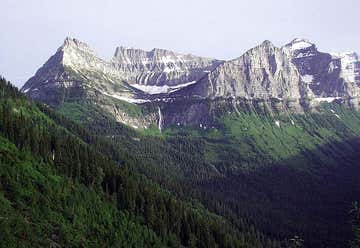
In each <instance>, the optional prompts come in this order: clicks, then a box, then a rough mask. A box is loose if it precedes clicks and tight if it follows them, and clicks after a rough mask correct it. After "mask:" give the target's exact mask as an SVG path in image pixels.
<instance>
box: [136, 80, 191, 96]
mask: <svg viewBox="0 0 360 248" xmlns="http://www.w3.org/2000/svg"><path fill="white" fill-rule="evenodd" d="M195 83H196V81H191V82H188V83H184V84H178V85H175V86H168V85H163V86H157V85H142V84H131V86H132V87H134V88H136V89H138V90H141V91H143V92H145V93H148V94H150V95H156V94H164V93H171V92H175V91H178V90H180V89H182V88H184V87H187V86H189V85H192V84H195Z"/></svg>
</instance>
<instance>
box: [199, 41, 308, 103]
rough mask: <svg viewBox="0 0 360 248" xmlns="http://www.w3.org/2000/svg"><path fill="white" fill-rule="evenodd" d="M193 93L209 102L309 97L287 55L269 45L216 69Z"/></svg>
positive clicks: (263, 45)
mask: <svg viewBox="0 0 360 248" xmlns="http://www.w3.org/2000/svg"><path fill="white" fill-rule="evenodd" d="M193 92H194V94H196V95H199V96H202V97H210V98H214V97H225V98H227V97H244V98H259V99H270V98H279V99H282V98H287V99H299V98H304V97H307V96H308V95H310V94H311V91H310V90H309V89H308V88H307V87H306V84H305V83H304V81H303V80H302V78H301V76H300V74H299V72H298V70H297V69H296V66H295V65H294V64H293V63H292V62H291V57H290V56H289V54H287V53H285V52H284V51H283V50H282V49H280V48H277V47H275V46H274V45H273V44H272V43H271V42H269V41H265V42H263V43H262V44H261V45H259V46H257V47H255V48H253V49H251V50H249V51H247V52H246V53H245V54H244V55H242V56H241V57H239V58H237V59H234V60H231V61H228V62H225V63H224V64H222V65H220V66H218V68H216V69H215V70H214V71H213V72H211V73H210V74H209V75H208V76H207V77H205V78H204V79H203V80H201V81H200V82H199V83H198V85H196V86H195V87H193Z"/></svg>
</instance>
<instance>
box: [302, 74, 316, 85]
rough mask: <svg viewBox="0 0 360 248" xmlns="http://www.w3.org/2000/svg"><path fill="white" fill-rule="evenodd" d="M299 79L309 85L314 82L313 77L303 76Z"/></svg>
mask: <svg viewBox="0 0 360 248" xmlns="http://www.w3.org/2000/svg"><path fill="white" fill-rule="evenodd" d="M301 78H302V80H303V81H304V82H305V83H307V84H311V83H312V82H313V81H314V76H313V75H303V76H302V77H301Z"/></svg>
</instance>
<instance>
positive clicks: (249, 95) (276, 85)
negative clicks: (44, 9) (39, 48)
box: [22, 38, 360, 129]
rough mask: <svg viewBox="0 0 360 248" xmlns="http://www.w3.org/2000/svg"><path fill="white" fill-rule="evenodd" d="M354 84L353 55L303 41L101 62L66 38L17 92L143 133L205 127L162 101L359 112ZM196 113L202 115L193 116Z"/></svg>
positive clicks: (122, 51)
mask: <svg viewBox="0 0 360 248" xmlns="http://www.w3.org/2000/svg"><path fill="white" fill-rule="evenodd" d="M359 85H360V61H359V57H358V55H357V54H356V53H338V54H328V53H323V52H319V51H318V49H317V47H316V45H315V44H313V43H311V42H309V41H307V40H305V39H294V40H293V41H292V42H290V43H289V44H287V45H285V46H283V47H280V48H278V47H276V46H274V45H273V44H272V43H271V42H270V41H265V42H263V43H262V44H260V45H259V46H256V47H254V48H252V49H250V50H249V51H247V52H246V53H245V54H244V55H242V56H240V57H239V58H237V59H234V60H230V61H221V60H215V59H208V58H202V57H197V56H193V55H183V54H179V53H176V52H173V51H168V50H163V49H153V50H151V51H144V50H140V49H133V48H125V47H118V48H116V51H115V54H114V56H113V58H112V59H111V60H110V61H105V60H103V59H101V58H99V57H98V56H97V55H96V54H95V52H94V51H93V50H91V49H90V48H89V46H88V45H86V44H85V43H83V42H80V41H78V40H76V39H72V38H66V39H65V41H64V44H63V45H62V46H61V47H60V48H59V49H58V50H57V52H56V53H55V55H53V56H52V57H51V58H50V59H49V60H48V61H47V62H46V63H45V64H44V66H43V67H41V68H40V69H39V70H38V71H37V73H36V74H35V76H34V77H32V78H30V79H29V80H28V81H27V82H26V83H25V85H24V86H23V87H22V91H23V92H24V93H25V94H27V95H28V96H30V97H31V98H33V99H37V100H40V101H42V102H45V103H47V104H49V105H51V106H56V107H58V108H62V106H64V105H69V104H74V103H75V102H82V103H81V105H84V104H85V103H84V102H86V105H87V106H90V107H89V108H93V107H94V106H95V105H96V107H97V108H98V109H99V111H100V112H104V113H106V114H108V115H110V116H112V118H114V119H116V120H117V121H118V122H121V123H125V124H127V125H131V126H133V127H135V128H142V129H147V128H149V127H150V126H151V125H156V126H161V125H159V122H160V119H162V122H163V123H162V125H163V126H169V125H177V124H178V123H184V124H187V125H199V124H201V122H200V119H202V120H204V118H205V119H206V122H210V119H211V118H212V117H211V115H210V113H209V108H208V107H206V108H205V109H204V108H203V107H200V108H199V106H198V105H195V106H193V107H191V110H190V109H189V111H190V112H189V111H187V112H186V111H185V112H182V118H179V113H175V112H174V111H165V112H166V113H167V114H170V116H164V115H163V114H162V113H161V110H165V109H166V108H167V109H169V107H168V106H167V105H168V104H167V103H168V102H174V101H179V100H180V101H182V100H181V99H184V98H185V99H188V98H191V99H214V98H218V97H220V98H223V99H233V98H235V99H242V100H243V101H259V100H260V101H263V103H262V104H263V105H264V107H266V108H270V109H274V108H275V109H274V110H276V111H277V110H281V111H286V109H288V110H290V111H292V112H304V111H306V110H307V109H312V108H313V107H314V106H317V105H319V104H320V103H321V102H324V101H334V100H336V101H341V102H343V103H345V104H347V105H348V106H350V107H352V108H356V109H358V108H359V97H360V91H359ZM187 103H189V101H187ZM129 104H130V105H129ZM133 104H137V105H139V107H138V106H136V105H133ZM159 108H160V111H159ZM189 108H190V107H189ZM210 108H211V107H210ZM172 109H174V108H172ZM199 111H202V113H201V114H202V115H207V116H203V117H201V118H195V117H196V114H195V115H194V114H193V113H194V112H197V113H199ZM204 111H205V112H204ZM90 112H91V111H90ZM163 120H165V121H163Z"/></svg>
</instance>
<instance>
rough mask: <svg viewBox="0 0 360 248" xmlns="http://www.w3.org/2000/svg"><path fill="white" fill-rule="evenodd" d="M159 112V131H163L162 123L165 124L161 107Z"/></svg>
mask: <svg viewBox="0 0 360 248" xmlns="http://www.w3.org/2000/svg"><path fill="white" fill-rule="evenodd" d="M158 112H159V124H158V126H159V131H160V133H161V130H162V124H163V116H162V113H161V109H160V107H158Z"/></svg>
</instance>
